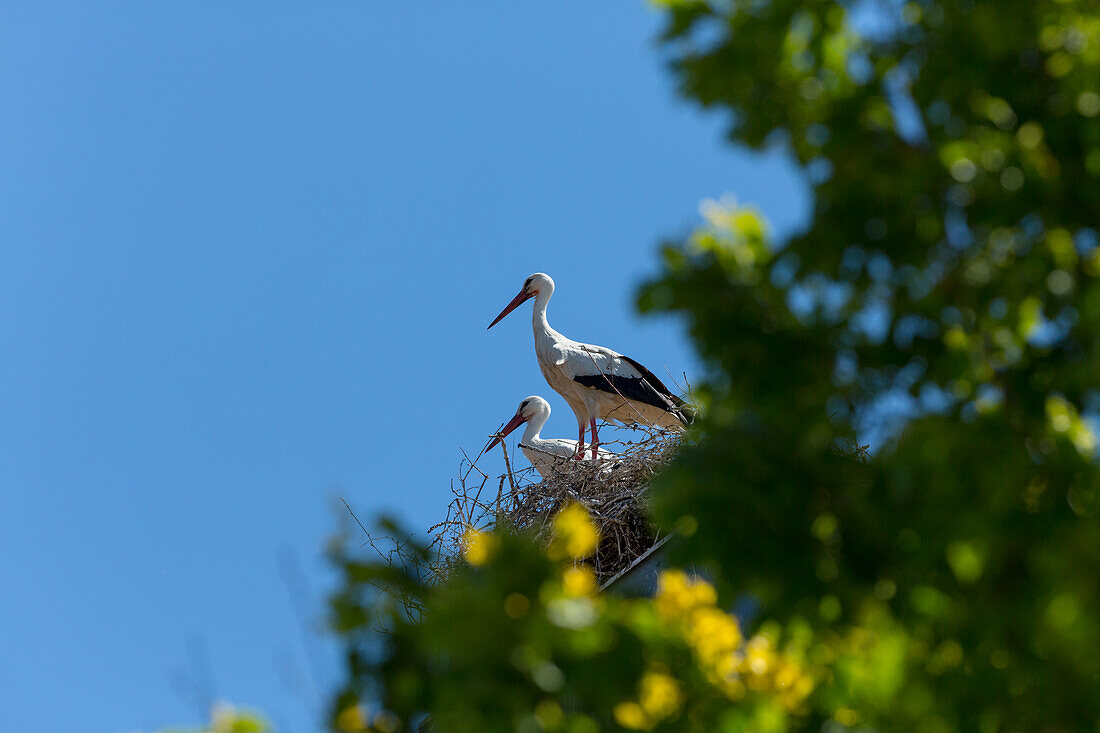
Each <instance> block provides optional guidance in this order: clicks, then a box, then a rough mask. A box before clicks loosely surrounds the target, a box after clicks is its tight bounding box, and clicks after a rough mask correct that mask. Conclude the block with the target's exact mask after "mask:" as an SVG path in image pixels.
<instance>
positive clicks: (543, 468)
mask: <svg viewBox="0 0 1100 733" xmlns="http://www.w3.org/2000/svg"><path fill="white" fill-rule="evenodd" d="M549 419H550V403H549V402H547V401H546V400H544V399H543V398H541V397H539V396H538V395H531V396H530V397H527V398H525V399H524V400H523V402H520V403H519V409H517V410H516V414H515V415H513V416H512V419H511V420H509V421H508V424H507V425H505V426H504V427H503V428H501V429H500V432H499V433H497V435H495V436H494V437H493V439H492V440H491V441H490V442H489V445H487V446H486V447H485V450H484V451H482V453H488V452H489V451H491V450H492V449H493V448H494V447H496V444H497V443H500V442H501V441H503V440H504V439H505V438H506V437H508V433H510V432H512V431H513V430H515V429H516V428H518V427H519V426H520V425H523V424H524V423H527V429H526V430H524V431H523V438H521V439H520V441H519V447H520V448H521V449H522V450H523V455H525V456H527V460H528V461H530V462H531V465H532V466H534V467H535V470H536V471H538V472H539V474H540V475H541V476H542V477H543V478H546V477H547V476H549V475H550V474H552V473H554V471H555V470H558V471H560V470H561V469H562V460H563V459H569V458H573V457H574V456H576V455H577V453H578V452H581V453H583V451H584V446H581V448H580V451H578V449H577V442H576V441H575V440H569V439H568V438H543V437H542V436H541V435H539V433H541V432H542V427H543V426H544V425H546V421H547V420H549ZM614 457H615V456H614V454H612V453H608V452H607V451H603V450H601V451H600V452H599V455H598V456H593V458H599V459H601V460H604V459H608V458H614Z"/></svg>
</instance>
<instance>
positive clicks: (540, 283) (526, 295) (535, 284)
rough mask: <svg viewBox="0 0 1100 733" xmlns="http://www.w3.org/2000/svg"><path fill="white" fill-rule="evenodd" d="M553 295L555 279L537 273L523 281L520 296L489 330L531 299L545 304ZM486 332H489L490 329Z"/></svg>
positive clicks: (494, 320) (491, 324) (506, 308)
mask: <svg viewBox="0 0 1100 733" xmlns="http://www.w3.org/2000/svg"><path fill="white" fill-rule="evenodd" d="M553 293H554V279H553V278H552V277H550V276H549V275H547V274H545V273H542V272H536V273H535V274H534V275H532V276H531V277H529V278H527V279H526V280H524V281H523V287H522V288H520V289H519V294H518V295H516V297H514V298H512V302H511V303H509V304H508V305H506V306H505V307H504V310H502V311H501V312H500V315H499V316H497V317H496V318H494V319H493V322H492V323H490V324H489V328H492V327H493V326H495V325H497V324H498V323H500V321H501V319H503V318H504V316H506V315H508V314H509V313H511V312H512V311H514V310H515V309H516V308H518V307H519V306H520V305H521V304H522V303H524V302H526V301H528V300H530V299H531V298H541V299H542V301H543V302H544V303H545V302H546V301H547V300H549V299H550V296H551V295H552V294H553ZM486 330H488V328H487V329H486Z"/></svg>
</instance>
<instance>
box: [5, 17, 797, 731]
mask: <svg viewBox="0 0 1100 733" xmlns="http://www.w3.org/2000/svg"><path fill="white" fill-rule="evenodd" d="M658 26H659V17H658V16H657V15H656V14H655V13H654V11H653V10H651V9H650V8H649V7H647V6H646V5H645V4H644V3H641V2H633V3H631V2H628V3H580V2H558V3H542V4H537V5H536V4H529V3H507V2H482V3H473V4H471V3H451V2H427V3H397V2H382V1H381V0H357V1H356V2H333V3H301V4H298V5H288V4H283V3H272V2H259V1H253V2H244V1H242V2H231V3H227V2H224V1H223V0H217V1H212V2H202V1H200V2H186V3H168V2H147V1H141V2H139V1H137V0H134V1H133V2H128V3H114V2H103V3H95V4H89V3H71V4H66V3H54V2H45V1H44V0H33V1H28V2H24V1H21V0H9V2H6V3H5V4H4V7H3V8H2V9H0V99H2V100H3V102H2V103H0V169H2V171H3V175H2V176H0V338H2V339H3V344H4V351H3V357H2V358H0V406H2V408H0V409H2V414H3V420H2V422H0V510H2V516H0V628H2V629H3V630H4V633H3V634H0V720H3V721H4V728H5V730H7V731H12V732H13V733H20V732H22V731H35V732H36V733H41V732H43V731H75V730H80V731H131V730H150V729H154V728H157V727H159V726H164V725H168V724H177V723H184V724H189V723H195V722H197V720H198V718H199V712H198V706H197V703H196V699H197V698H196V696H195V695H194V694H192V693H189V692H188V691H187V689H186V688H187V686H188V683H195V684H198V685H199V686H200V687H201V688H203V689H204V690H205V691H206V692H208V693H209V694H212V695H213V696H215V697H217V698H220V699H227V700H231V701H234V702H237V703H240V704H244V705H248V706H254V707H256V708H259V709H262V710H264V711H266V712H267V713H268V714H269V716H270V717H271V718H273V719H274V720H275V721H276V722H277V723H279V724H280V726H281V727H282V730H284V731H309V730H314V729H316V728H317V725H316V717H315V716H316V711H317V708H316V699H315V698H313V697H311V694H310V692H309V689H310V685H309V684H305V685H301V684H294V683H292V681H293V679H295V678H298V677H306V678H309V679H312V680H313V684H315V685H316V686H319V687H321V688H324V687H325V686H326V685H328V684H331V681H332V680H333V679H334V678H335V676H336V674H337V672H338V665H337V660H336V658H335V656H334V655H333V650H332V648H331V646H330V645H327V644H325V643H324V642H322V641H319V639H320V638H321V637H320V635H319V633H318V630H319V628H320V626H321V623H322V617H323V613H324V606H323V600H324V592H325V589H326V588H327V587H328V583H329V582H330V581H331V576H330V574H329V573H328V570H327V568H326V565H325V562H324V558H323V548H324V544H325V541H326V538H327V537H328V536H329V535H330V534H331V533H332V531H333V530H334V529H335V528H336V527H337V513H336V512H335V510H334V508H333V505H334V503H335V501H336V497H340V496H343V497H346V498H347V500H348V501H349V502H350V503H351V504H352V505H353V506H354V507H355V508H356V509H357V511H358V512H359V513H360V514H361V515H362V516H363V517H364V518H368V517H370V516H371V515H373V514H375V513H377V512H380V511H388V512H392V513H395V514H397V515H398V516H400V517H401V518H402V519H403V520H404V521H405V522H406V523H407V524H408V525H409V526H410V527H411V528H414V529H423V528H425V527H426V526H427V525H428V524H430V523H431V522H432V521H434V520H435V519H437V518H439V517H440V515H441V513H442V511H443V509H444V507H445V505H446V502H447V501H448V498H449V480H450V479H451V477H452V476H453V475H454V474H455V471H456V469H457V467H458V462H459V459H460V457H461V456H460V453H459V449H460V448H462V447H465V448H467V449H472V450H473V451H475V452H476V451H477V449H478V448H480V447H481V446H482V445H483V444H484V442H485V440H486V437H487V435H488V434H489V433H490V432H491V431H492V430H493V429H494V428H496V427H497V426H498V425H499V424H500V423H501V422H503V421H505V420H506V419H507V418H508V417H510V416H511V414H512V412H513V411H514V410H515V407H516V404H517V403H518V402H519V400H520V399H521V398H522V397H524V396H526V395H528V394H531V393H541V394H543V395H544V396H546V397H547V398H548V399H550V401H551V404H552V406H553V408H554V414H553V416H552V417H551V420H550V423H549V424H548V425H547V428H546V429H545V430H544V435H546V436H565V437H572V435H573V430H574V427H575V423H574V420H573V418H572V415H571V414H570V413H569V411H568V409H567V408H566V406H565V405H564V404H562V403H561V402H560V399H558V398H557V396H556V395H553V394H552V393H551V392H550V391H549V389H548V388H547V387H546V385H545V383H544V382H543V380H542V378H541V376H540V374H539V372H538V369H537V366H536V364H535V361H534V355H533V350H532V343H531V333H530V325H529V317H530V316H529V306H525V307H524V308H523V309H522V310H521V311H520V312H518V313H516V314H514V315H512V316H510V317H509V318H508V319H507V320H505V321H504V322H503V323H501V324H500V325H498V326H497V327H496V328H494V329H493V330H492V331H490V332H486V331H485V326H486V325H487V324H488V323H489V321H490V320H491V319H492V317H493V316H494V315H496V313H497V312H498V311H499V310H500V309H501V308H502V307H503V306H504V305H505V304H506V303H507V302H508V301H509V300H510V299H511V297H512V296H513V295H514V294H515V292H516V291H517V290H518V288H519V286H520V284H521V283H522V281H523V279H524V278H525V277H526V276H527V275H528V274H530V273H531V272H534V271H545V272H548V273H550V274H551V275H553V277H554V278H555V280H556V281H557V286H558V289H557V294H556V296H555V298H554V300H553V302H552V303H551V305H550V319H551V323H552V324H553V325H554V326H555V327H556V328H558V329H559V330H560V331H562V332H563V333H565V334H567V335H569V336H572V337H574V338H578V339H582V340H585V341H590V342H595V343H601V344H605V345H607V346H611V347H613V348H616V349H618V350H619V351H623V352H625V353H627V354H630V355H631V356H633V357H635V358H637V359H639V360H640V361H642V362H643V363H645V364H647V365H648V366H649V367H650V368H652V369H653V370H654V371H656V372H658V373H662V372H663V371H664V369H665V368H666V367H667V368H668V369H669V370H670V371H672V372H673V373H679V371H688V372H689V374H690V373H691V372H692V371H693V370H697V369H698V364H697V363H696V362H695V360H694V359H693V357H692V354H691V350H690V348H689V346H688V344H687V343H686V341H685V339H684V337H683V335H682V330H681V328H680V326H679V324H678V323H677V322H676V321H675V320H673V319H657V320H653V319H647V320H641V319H639V318H638V317H637V316H636V315H635V314H634V312H633V296H634V292H635V290H636V287H637V285H638V283H639V282H640V280H641V279H642V278H644V277H645V276H646V275H647V274H650V273H653V272H655V270H656V267H657V246H658V243H659V241H660V240H661V239H662V238H663V237H667V236H675V235H678V234H682V233H683V232H685V231H687V230H688V228H689V227H690V226H691V225H692V224H693V223H694V222H695V221H696V220H697V206H698V203H699V201H700V200H701V199H703V198H705V197H708V196H718V195H720V194H722V193H724V192H733V193H734V194H736V195H737V196H738V197H739V199H740V200H742V201H746V202H752V203H755V204H756V205H758V206H759V207H760V208H761V209H762V210H763V211H764V212H765V213H766V214H767V215H768V217H769V218H770V219H771V220H772V222H773V224H774V225H775V226H776V228H777V229H778V230H779V231H789V230H790V228H791V227H793V226H795V225H796V224H797V223H798V222H799V221H800V220H801V218H802V217H804V216H805V213H806V191H805V187H804V186H803V185H802V184H801V183H800V182H799V180H798V179H797V178H795V176H794V174H793V172H792V169H791V167H790V166H789V165H788V164H787V163H786V162H785V161H784V160H783V158H782V157H781V156H779V155H755V154H750V153H745V152H741V151H736V150H733V149H731V148H729V147H728V146H726V145H725V144H724V143H723V140H722V134H721V133H722V121H721V120H720V119H718V118H716V117H714V116H711V115H704V114H702V113H700V112H698V111H697V110H695V109H694V108H692V107H690V106H688V105H686V104H685V103H683V102H682V101H680V100H678V99H677V98H676V96H675V93H674V85H673V82H672V80H671V78H670V76H669V75H668V73H667V72H666V70H665V69H664V68H663V65H662V62H661V59H660V55H659V53H658V50H657V49H656V47H655V42H654V38H655V35H656V30H657V28H658ZM493 461H497V462H499V461H500V457H499V453H498V454H496V455H495V456H494V457H493V460H491V461H490V462H489V463H488V467H489V468H495V467H497V466H496V465H495V463H494V462H493ZM280 558H283V559H284V561H283V562H281V560H280ZM286 558H291V559H292V562H293V564H294V565H295V566H297V567H298V568H299V569H300V573H299V574H298V575H299V576H300V579H301V580H300V582H294V583H291V584H290V585H292V586H294V587H295V588H296V589H297V590H296V592H295V593H296V594H297V597H298V605H300V606H301V607H302V612H303V615H304V616H305V626H304V628H303V624H302V623H301V622H300V621H299V618H298V616H297V615H296V613H295V602H294V601H292V598H293V597H294V596H295V593H291V592H290V591H289V590H288V583H287V582H286V580H285V577H284V576H285V575H286V573H285V572H284V570H281V567H283V566H285V564H286V561H285V559H286ZM311 660H312V661H311ZM181 679H183V680H185V682H183V683H181V682H180V680H181Z"/></svg>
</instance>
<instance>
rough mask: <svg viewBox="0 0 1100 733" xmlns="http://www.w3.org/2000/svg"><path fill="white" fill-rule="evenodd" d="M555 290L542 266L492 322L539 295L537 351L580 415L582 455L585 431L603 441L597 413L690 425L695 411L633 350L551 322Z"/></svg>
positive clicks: (535, 313) (594, 442)
mask: <svg viewBox="0 0 1100 733" xmlns="http://www.w3.org/2000/svg"><path fill="white" fill-rule="evenodd" d="M553 294H554V281H553V279H552V278H551V277H550V276H549V275H545V274H543V273H541V272H537V273H535V274H534V275H532V276H531V277H529V278H527V279H526V280H525V281H524V282H523V287H522V288H520V291H519V294H518V295H516V297H515V298H513V299H512V302H511V303H509V304H508V305H507V306H506V307H505V308H504V310H502V311H501V312H500V315H499V316H497V317H496V318H495V319H494V320H493V322H492V323H490V324H489V328H492V327H493V326H495V325H496V324H497V323H499V322H500V320H501V319H502V318H504V317H505V316H506V315H508V314H509V313H511V312H512V311H513V310H515V309H516V308H517V307H519V305H520V304H521V303H523V302H525V301H527V300H530V299H531V298H534V299H535V306H534V309H533V316H532V325H533V326H534V329H535V356H536V357H537V359H538V362H539V369H541V370H542V375H543V376H544V377H546V382H547V384H549V385H550V387H551V388H553V389H554V391H555V392H557V393H558V394H560V395H561V396H562V397H563V398H564V399H565V401H566V403H567V404H568V405H569V406H570V407H571V408H573V412H574V414H576V416H577V427H578V429H579V436H578V441H577V457H578V458H580V457H581V456H583V454H584V431H585V429H586V428H591V430H592V443H591V448H592V455H593V456H594V455H596V450H597V446H598V445H599V444H600V439H599V436H598V435H597V433H596V420H597V419H604V420H606V419H611V420H615V421H617V422H620V423H623V424H626V425H633V424H637V423H642V424H646V425H658V426H660V427H664V428H672V429H674V430H682V429H683V428H684V426H686V425H690V424H691V422H692V420H693V419H694V417H695V411H694V410H692V408H691V407H689V406H687V405H685V404H684V401H683V400H681V399H680V398H679V397H677V396H676V395H674V394H672V392H670V391H669V389H668V388H667V387H665V385H664V384H663V383H662V382H661V380H660V379H658V378H657V377H656V376H654V374H653V372H651V371H649V370H648V369H646V368H645V367H644V366H642V365H641V364H639V363H638V362H636V361H634V360H633V359H631V358H630V357H628V356H623V355H622V354H620V353H618V352H616V351H612V350H611V349H607V348H604V347H603V346H593V345H591V344H582V343H580V342H579V341H573V340H572V339H569V338H566V337H565V336H562V335H561V334H560V333H558V332H557V331H555V330H554V329H552V328H550V324H549V323H548V322H547V320H546V304H547V303H549V302H550V296H552V295H553Z"/></svg>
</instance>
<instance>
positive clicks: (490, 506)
mask: <svg viewBox="0 0 1100 733" xmlns="http://www.w3.org/2000/svg"><path fill="white" fill-rule="evenodd" d="M608 428H610V429H611V432H613V434H614V435H615V437H616V439H615V440H612V441H609V442H606V443H604V444H602V445H601V449H603V450H609V451H611V452H614V453H616V455H615V456H614V457H613V458H609V459H606V460H596V461H593V460H584V461H577V460H573V459H562V460H560V461H558V462H556V464H555V470H554V472H553V473H552V474H551V475H549V476H547V477H545V478H543V477H542V476H540V475H539V474H538V472H536V471H535V469H534V468H523V469H521V470H514V466H513V465H512V461H511V458H512V457H511V456H510V455H509V454H508V453H507V446H505V466H506V467H507V469H508V470H507V471H506V473H504V474H502V475H500V476H497V477H495V478H494V477H490V475H489V474H487V473H485V472H484V471H482V470H481V469H480V468H478V466H477V461H478V460H480V459H481V458H482V456H481V455H478V457H477V458H475V459H474V460H470V459H469V457H468V456H467V457H466V458H465V459H464V460H463V463H462V467H461V469H460V472H459V476H458V479H457V482H456V481H452V483H451V490H452V492H453V493H454V498H453V499H452V501H451V503H450V505H449V506H448V509H447V517H446V519H444V520H443V521H442V522H439V523H438V524H436V525H435V526H434V527H432V528H431V530H430V532H431V534H432V538H433V541H432V546H433V548H434V549H435V550H436V551H437V552H438V553H439V555H440V557H441V559H442V560H443V564H444V565H448V564H449V563H453V562H461V558H462V553H463V549H464V536H465V534H466V532H467V531H468V530H470V529H477V530H480V531H493V530H497V529H503V530H507V531H524V532H530V533H532V534H533V535H534V536H535V537H536V538H537V539H539V540H541V541H543V542H548V541H549V539H550V533H551V522H552V520H553V518H554V516H555V515H556V514H557V512H558V511H559V510H560V509H562V508H563V507H565V506H566V505H568V504H571V503H573V502H577V503H580V504H581V505H583V506H584V507H585V508H586V509H587V510H588V512H589V514H590V515H591V516H592V519H593V521H594V522H595V523H596V527H597V529H598V530H599V532H600V546H599V549H598V551H597V552H596V555H595V556H594V557H592V558H589V559H588V560H587V561H586V562H587V563H589V564H590V565H591V567H592V568H593V570H595V572H596V576H597V578H598V579H599V581H600V583H605V582H606V581H608V580H610V579H611V578H613V577H615V575H617V574H618V573H619V572H621V571H623V570H625V569H626V568H628V567H629V566H630V565H631V564H632V563H633V562H634V561H635V560H637V559H638V558H639V557H640V556H641V555H642V554H644V553H645V552H646V551H648V550H649V549H650V548H651V547H653V545H654V544H655V543H656V541H657V540H658V539H659V538H658V536H657V533H656V532H655V530H654V528H653V527H652V525H651V524H650V522H649V519H648V517H647V512H646V500H647V495H648V493H649V484H650V480H651V479H652V478H653V475H654V474H655V473H657V472H658V471H659V470H661V468H662V467H664V466H665V465H666V464H667V463H668V462H669V461H670V460H671V459H672V457H673V456H674V455H675V453H676V451H677V449H678V448H679V446H680V438H681V435H682V434H681V433H678V432H673V431H669V430H663V429H659V428H652V427H651V428H643V429H639V428H634V429H629V430H628V429H623V428H614V427H612V426H605V427H604V428H601V433H602V432H603V431H604V430H605V429H608ZM524 463H526V461H525V460H524Z"/></svg>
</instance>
